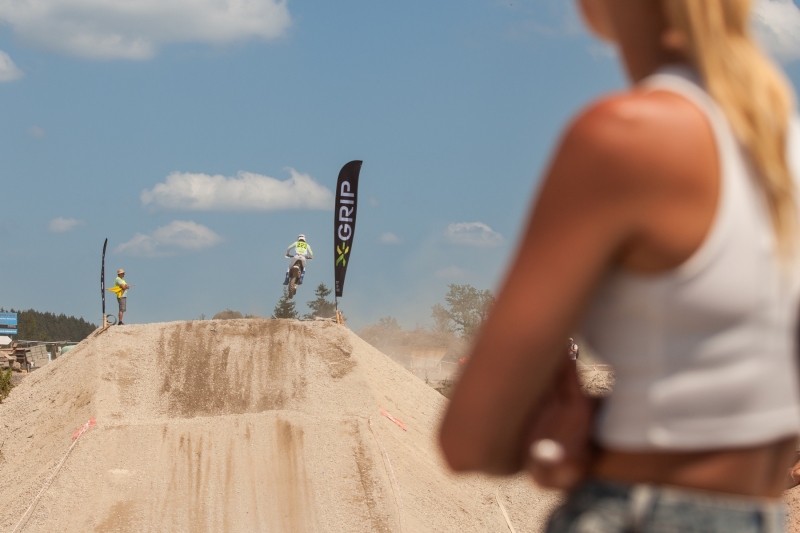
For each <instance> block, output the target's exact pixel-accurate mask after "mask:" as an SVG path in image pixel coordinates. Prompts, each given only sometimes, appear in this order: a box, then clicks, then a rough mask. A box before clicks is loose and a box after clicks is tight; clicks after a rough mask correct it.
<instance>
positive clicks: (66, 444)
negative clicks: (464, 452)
mask: <svg viewBox="0 0 800 533" xmlns="http://www.w3.org/2000/svg"><path fill="white" fill-rule="evenodd" d="M445 402H446V400H445V399H444V398H443V397H442V396H441V395H439V393H437V392H436V391H434V390H433V389H431V388H429V387H428V386H427V385H425V384H424V383H423V382H422V381H420V380H419V379H418V378H416V377H414V376H413V375H411V374H410V373H409V372H408V371H406V370H404V369H403V368H402V367H400V366H399V365H397V364H396V363H394V362H393V361H391V360H390V359H389V358H388V357H386V356H384V355H383V354H381V353H380V352H378V351H376V350H375V349H374V348H372V347H371V346H369V345H368V344H366V343H365V342H363V341H361V339H359V338H358V337H357V336H356V335H354V334H352V333H351V332H350V331H349V330H347V329H346V328H343V327H341V326H337V325H335V324H332V323H325V322H299V321H293V320H256V319H252V320H226V321H203V322H200V321H198V322H174V323H167V324H152V325H142V326H124V327H113V328H111V329H109V330H107V331H105V332H103V333H102V334H100V335H97V336H94V337H92V338H90V339H88V340H86V341H84V342H83V343H81V344H80V345H79V346H78V347H77V348H76V349H74V350H73V351H72V352H70V353H69V355H67V356H64V357H62V358H59V359H58V360H56V361H54V362H53V363H51V364H50V365H48V366H46V367H44V368H43V369H41V370H37V371H36V372H34V373H32V374H31V375H30V376H29V377H28V378H27V379H26V380H25V381H24V382H23V383H22V384H21V385H20V386H18V387H17V388H16V389H14V390H13V391H12V393H11V395H10V396H9V397H8V398H7V400H6V401H5V402H4V403H3V404H0V501H3V502H4V505H3V506H2V510H0V531H2V532H12V531H13V532H15V533H16V532H17V531H25V532H34V531H35V532H53V531H60V532H61V531H63V532H99V533H103V532H130V533H133V532H136V533H139V532H161V531H164V532H167V531H168V532H230V533H238V532H286V533H298V532H359V533H362V532H367V531H370V532H373V531H374V532H398V533H403V532H432V531H435V532H449V531H452V532H458V533H466V532H473V531H474V532H484V531H493V532H504V531H511V527H513V528H514V530H515V531H517V532H534V531H540V530H541V528H542V524H543V520H544V517H545V516H546V515H547V514H548V512H549V510H550V509H551V508H552V507H553V505H554V504H555V503H556V500H557V498H556V496H555V495H553V494H551V493H544V492H541V491H537V490H536V489H535V488H534V487H533V486H532V485H531V484H530V482H529V481H528V480H527V479H525V478H524V477H521V478H516V479H513V480H493V479H488V478H484V477H480V476H467V477H463V476H459V477H456V476H453V475H451V474H450V473H449V472H448V471H447V469H446V468H445V466H444V464H443V462H442V460H441V458H440V455H439V452H438V449H437V447H436V429H437V424H438V420H439V418H440V416H441V414H442V411H443V409H444V407H445ZM91 419H93V420H94V421H95V422H96V425H95V426H93V427H89V426H86V428H87V431H85V433H83V434H82V435H80V437H79V438H78V440H73V436H74V434H75V430H76V429H78V428H81V427H83V426H85V425H86V424H87V422H88V421H89V420H91Z"/></svg>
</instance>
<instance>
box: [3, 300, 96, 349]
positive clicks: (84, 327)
mask: <svg viewBox="0 0 800 533" xmlns="http://www.w3.org/2000/svg"><path fill="white" fill-rule="evenodd" d="M6 312H8V313H17V332H18V333H17V335H12V338H15V339H19V340H26V341H44V342H50V341H75V342H79V341H82V340H83V339H85V338H86V337H88V336H89V334H90V333H92V332H93V331H94V330H96V329H97V326H96V325H95V324H92V323H91V322H87V321H86V320H84V319H83V318H76V317H74V316H67V315H65V314H64V313H61V314H60V315H56V314H55V313H47V312H45V313H41V312H39V311H34V310H33V309H28V310H27V311H15V310H14V309H11V310H9V311H6V310H5V309H2V308H0V313H6Z"/></svg>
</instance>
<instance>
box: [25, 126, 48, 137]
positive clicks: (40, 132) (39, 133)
mask: <svg viewBox="0 0 800 533" xmlns="http://www.w3.org/2000/svg"><path fill="white" fill-rule="evenodd" d="M28 133H30V134H31V135H33V136H34V137H37V138H39V139H41V138H42V137H44V136H45V135H47V132H46V131H44V128H40V127H39V126H31V127H30V128H28Z"/></svg>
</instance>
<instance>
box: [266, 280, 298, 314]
mask: <svg viewBox="0 0 800 533" xmlns="http://www.w3.org/2000/svg"><path fill="white" fill-rule="evenodd" d="M299 316H300V314H299V313H298V312H297V309H295V303H294V300H291V299H289V289H288V288H287V287H284V288H283V296H281V299H280V300H278V303H277V304H275V309H274V310H273V311H272V318H298V317H299Z"/></svg>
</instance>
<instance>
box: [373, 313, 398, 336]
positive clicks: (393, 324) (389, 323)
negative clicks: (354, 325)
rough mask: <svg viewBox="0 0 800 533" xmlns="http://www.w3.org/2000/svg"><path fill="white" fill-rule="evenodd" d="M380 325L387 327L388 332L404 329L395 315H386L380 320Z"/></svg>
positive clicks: (380, 326)
mask: <svg viewBox="0 0 800 533" xmlns="http://www.w3.org/2000/svg"><path fill="white" fill-rule="evenodd" d="M378 327H379V328H383V329H385V330H386V331H387V332H390V333H391V332H397V331H402V329H403V328H401V327H400V323H399V322H397V319H396V318H395V317H393V316H386V317H383V318H381V319H379V320H378Z"/></svg>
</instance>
